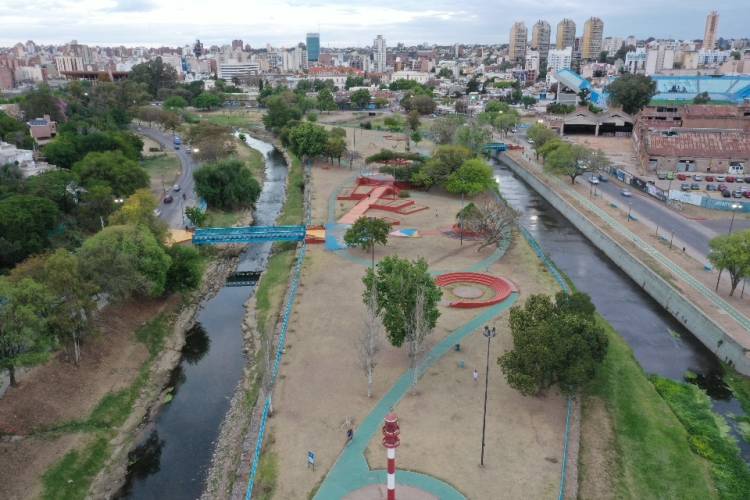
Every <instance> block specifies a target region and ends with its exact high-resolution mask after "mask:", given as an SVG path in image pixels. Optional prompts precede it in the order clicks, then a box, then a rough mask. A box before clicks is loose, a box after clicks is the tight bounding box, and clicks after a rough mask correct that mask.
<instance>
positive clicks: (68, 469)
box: [42, 437, 109, 500]
mask: <svg viewBox="0 0 750 500" xmlns="http://www.w3.org/2000/svg"><path fill="white" fill-rule="evenodd" d="M107 457H109V445H108V444H107V438H105V437H98V438H96V439H95V440H94V441H93V442H91V443H90V444H88V445H87V446H86V447H84V449H83V450H81V451H80V452H79V451H77V450H73V451H71V452H68V453H67V454H66V455H65V456H64V457H63V458H62V459H60V461H58V462H57V463H56V464H55V465H54V466H53V467H51V468H50V469H49V470H47V472H45V473H44V476H42V484H43V486H44V492H43V493H42V498H44V499H45V500H47V499H49V500H52V499H54V500H73V499H78V498H84V497H86V495H87V494H88V490H89V486H91V481H92V480H93V479H94V476H95V475H96V474H97V473H98V472H99V470H100V469H101V468H102V466H103V465H104V462H105V460H107Z"/></svg>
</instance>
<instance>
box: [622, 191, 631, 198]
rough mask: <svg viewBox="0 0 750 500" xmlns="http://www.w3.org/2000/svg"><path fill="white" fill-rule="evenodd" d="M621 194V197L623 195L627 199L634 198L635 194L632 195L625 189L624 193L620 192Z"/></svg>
mask: <svg viewBox="0 0 750 500" xmlns="http://www.w3.org/2000/svg"><path fill="white" fill-rule="evenodd" d="M620 194H621V195H623V196H624V197H625V198H630V197H631V196H633V193H631V192H630V191H629V190H627V189H623V190H622V191H621V192H620Z"/></svg>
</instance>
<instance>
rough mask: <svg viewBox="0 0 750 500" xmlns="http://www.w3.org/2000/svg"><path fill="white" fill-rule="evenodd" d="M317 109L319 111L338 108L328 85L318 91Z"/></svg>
mask: <svg viewBox="0 0 750 500" xmlns="http://www.w3.org/2000/svg"><path fill="white" fill-rule="evenodd" d="M318 109H319V110H321V111H333V110H335V109H338V106H337V105H336V101H335V100H334V98H333V93H331V90H330V89H329V88H328V87H324V88H322V89H320V91H319V92H318Z"/></svg>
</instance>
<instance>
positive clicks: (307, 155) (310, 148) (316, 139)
mask: <svg viewBox="0 0 750 500" xmlns="http://www.w3.org/2000/svg"><path fill="white" fill-rule="evenodd" d="M288 141H289V149H291V150H292V153H294V154H295V155H297V156H298V157H300V158H301V159H303V160H305V159H312V158H315V157H317V156H320V155H322V154H323V152H325V149H326V144H327V143H328V132H326V129H325V128H323V127H321V126H320V125H316V124H314V123H310V122H304V123H300V124H299V125H297V126H296V127H294V128H292V129H291V130H290V131H289V136H288Z"/></svg>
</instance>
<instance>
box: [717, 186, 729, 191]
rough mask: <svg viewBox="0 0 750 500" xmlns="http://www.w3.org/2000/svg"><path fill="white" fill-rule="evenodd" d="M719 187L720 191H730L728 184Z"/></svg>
mask: <svg viewBox="0 0 750 500" xmlns="http://www.w3.org/2000/svg"><path fill="white" fill-rule="evenodd" d="M718 187H719V191H726V190H727V189H729V188H727V185H726V184H719V186H718Z"/></svg>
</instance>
